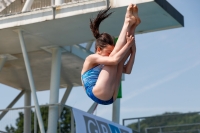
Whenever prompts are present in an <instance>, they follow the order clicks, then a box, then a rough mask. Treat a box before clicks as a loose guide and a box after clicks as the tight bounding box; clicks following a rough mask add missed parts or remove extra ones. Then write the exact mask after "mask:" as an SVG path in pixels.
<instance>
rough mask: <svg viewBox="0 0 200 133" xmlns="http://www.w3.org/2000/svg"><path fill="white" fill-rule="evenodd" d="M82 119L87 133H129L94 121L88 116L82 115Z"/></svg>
mask: <svg viewBox="0 0 200 133" xmlns="http://www.w3.org/2000/svg"><path fill="white" fill-rule="evenodd" d="M83 117H84V120H85V126H86V130H87V133H129V131H126V130H124V129H120V128H118V127H116V126H115V125H112V124H108V123H105V122H102V121H99V120H95V119H93V118H91V117H88V116H84V115H83Z"/></svg>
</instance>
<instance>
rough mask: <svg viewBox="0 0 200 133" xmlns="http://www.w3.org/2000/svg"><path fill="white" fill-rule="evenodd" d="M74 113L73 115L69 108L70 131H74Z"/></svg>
mask: <svg viewBox="0 0 200 133" xmlns="http://www.w3.org/2000/svg"><path fill="white" fill-rule="evenodd" d="M74 127H75V126H74V115H73V111H72V110H71V133H75V129H74Z"/></svg>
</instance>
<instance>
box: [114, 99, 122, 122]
mask: <svg viewBox="0 0 200 133" xmlns="http://www.w3.org/2000/svg"><path fill="white" fill-rule="evenodd" d="M119 118H120V98H117V99H116V100H115V102H114V103H113V113H112V121H113V122H115V123H119Z"/></svg>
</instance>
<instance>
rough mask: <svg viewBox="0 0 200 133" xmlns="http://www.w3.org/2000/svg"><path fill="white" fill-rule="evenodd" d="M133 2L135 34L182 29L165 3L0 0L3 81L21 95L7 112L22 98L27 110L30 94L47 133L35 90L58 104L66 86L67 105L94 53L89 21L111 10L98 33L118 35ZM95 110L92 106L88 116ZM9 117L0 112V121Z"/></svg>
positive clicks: (52, 113)
mask: <svg viewBox="0 0 200 133" xmlns="http://www.w3.org/2000/svg"><path fill="white" fill-rule="evenodd" d="M130 3H133V4H137V6H138V8H139V16H140V18H141V21H142V22H141V24H140V25H139V26H138V27H137V29H136V34H144V33H149V32H156V31H161V30H168V29H173V28H179V27H183V26H184V17H183V15H181V13H179V12H178V11H177V10H176V9H175V8H174V7H173V6H172V5H170V4H169V3H168V2H167V1H166V0H1V1H0V83H1V84H5V85H7V86H10V87H12V88H14V89H17V90H19V91H21V92H20V93H19V94H18V96H17V97H16V98H15V99H14V100H13V101H12V102H11V104H10V105H8V107H7V108H12V106H13V105H14V104H15V103H16V101H18V99H19V98H20V97H21V96H22V95H25V103H24V106H30V105H31V95H30V94H31V93H32V97H33V100H34V105H35V109H36V113H37V119H38V122H39V125H40V130H41V132H42V133H45V131H44V126H43V121H42V118H41V113H40V109H39V104H38V99H37V95H36V92H37V91H44V90H50V100H49V104H59V101H58V93H59V89H60V88H67V89H66V92H65V94H64V96H63V98H62V100H61V102H60V103H61V104H65V102H66V100H67V98H68V96H69V94H70V91H71V89H72V88H73V87H75V86H82V84H81V75H80V73H81V69H82V65H83V62H84V60H85V58H86V57H87V56H88V55H90V54H92V53H93V52H94V51H92V50H91V47H92V46H93V44H94V41H95V40H94V37H93V35H92V32H91V31H90V27H89V23H90V21H89V19H90V18H93V17H95V16H96V14H97V13H98V12H99V11H100V10H102V9H105V8H107V7H109V6H111V12H112V11H113V12H114V13H113V14H112V15H111V16H110V17H109V18H108V19H106V20H105V21H104V22H103V23H102V24H101V26H100V32H107V33H109V34H111V35H112V36H115V37H118V35H119V33H120V31H121V28H122V25H123V22H124V17H125V12H126V9H127V6H128V5H129V4H130ZM83 44H84V45H83ZM116 101H117V102H118V103H119V101H118V100H116ZM95 107H96V104H95V103H94V104H93V105H92V106H91V109H90V112H91V110H93V109H94V108H95ZM114 108H119V106H118V104H117V106H116V105H114V106H113V110H115V109H114ZM118 113H119V112H118ZM5 114H6V111H4V112H2V113H1V114H0V120H1V119H2V118H3V116H4V115H5ZM25 114H26V115H25V116H27V117H25V118H24V121H25V122H24V123H25V126H24V127H25V129H24V132H26V133H29V132H30V123H29V121H30V110H27V109H25ZM57 114H58V108H56V107H49V122H48V124H49V125H48V131H49V132H48V133H55V132H56V125H57V123H56V122H57V120H58V115H57ZM113 114H115V115H113V121H115V122H119V114H117V115H116V113H115V112H114V111H113ZM115 118H117V119H115ZM54 125H55V126H54Z"/></svg>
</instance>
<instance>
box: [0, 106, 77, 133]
mask: <svg viewBox="0 0 200 133" xmlns="http://www.w3.org/2000/svg"><path fill="white" fill-rule="evenodd" d="M52 107H53V108H54V107H56V108H58V110H59V111H58V116H59V119H58V121H57V123H58V125H57V133H74V132H75V122H74V117H73V113H72V108H71V107H69V106H66V105H61V104H48V105H42V106H40V110H41V114H42V119H43V123H44V129H45V130H46V131H47V126H48V111H49V108H52ZM27 110H29V111H30V114H31V116H30V117H29V119H31V123H30V124H31V129H30V130H31V132H32V133H40V128H39V124H38V120H37V116H36V112H35V106H26V107H20V108H9V109H2V110H0V115H1V114H2V113H6V114H5V116H4V117H3V118H2V119H0V133H14V132H16V131H18V132H20V131H21V132H22V133H23V129H24V117H26V116H25V115H24V114H25V111H27Z"/></svg>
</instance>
